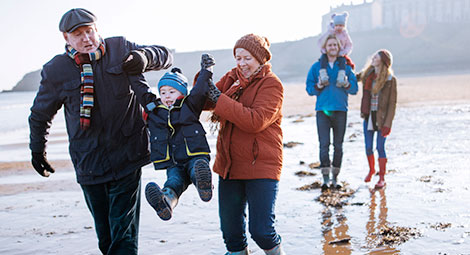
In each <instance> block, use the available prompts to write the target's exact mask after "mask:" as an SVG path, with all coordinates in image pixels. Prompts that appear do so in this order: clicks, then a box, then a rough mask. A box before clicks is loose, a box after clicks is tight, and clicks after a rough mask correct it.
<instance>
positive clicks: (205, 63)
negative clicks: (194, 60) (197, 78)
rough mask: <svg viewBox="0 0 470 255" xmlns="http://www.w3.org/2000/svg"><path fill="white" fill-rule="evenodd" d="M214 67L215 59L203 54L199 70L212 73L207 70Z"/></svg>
mask: <svg viewBox="0 0 470 255" xmlns="http://www.w3.org/2000/svg"><path fill="white" fill-rule="evenodd" d="M214 65H215V59H214V57H213V56H212V55H210V54H207V53H204V54H202V56H201V68H202V69H207V70H208V71H212V70H210V69H208V68H209V67H211V66H214Z"/></svg>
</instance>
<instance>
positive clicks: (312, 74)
mask: <svg viewBox="0 0 470 255" xmlns="http://www.w3.org/2000/svg"><path fill="white" fill-rule="evenodd" d="M326 70H327V73H328V77H329V81H330V85H328V86H325V87H324V88H323V89H321V90H319V89H318V88H317V87H316V86H315V84H317V83H318V76H319V72H320V62H319V61H318V62H316V63H314V64H313V65H312V67H311V68H310V70H309V72H308V75H307V82H306V83H307V88H306V89H307V93H308V94H309V95H310V96H317V102H316V105H315V111H344V112H346V111H348V94H351V95H355V94H356V93H357V79H356V75H355V74H354V72H353V71H352V69H351V67H350V66H348V65H346V76H347V77H348V81H349V83H350V84H351V86H350V87H349V88H347V89H345V88H343V87H341V88H338V87H336V79H337V77H338V71H339V66H338V61H335V63H334V65H333V68H331V67H330V65H328V66H327V69H326Z"/></svg>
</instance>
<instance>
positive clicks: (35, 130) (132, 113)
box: [29, 8, 173, 254]
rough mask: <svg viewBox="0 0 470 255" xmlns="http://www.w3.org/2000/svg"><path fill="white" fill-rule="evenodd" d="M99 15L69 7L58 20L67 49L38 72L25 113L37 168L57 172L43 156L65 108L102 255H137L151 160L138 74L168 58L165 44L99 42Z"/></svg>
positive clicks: (145, 98)
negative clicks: (144, 180)
mask: <svg viewBox="0 0 470 255" xmlns="http://www.w3.org/2000/svg"><path fill="white" fill-rule="evenodd" d="M95 21H96V16H95V15H93V14H92V13H91V12H90V11H88V10H85V9H80V8H78V9H72V10H70V11H68V12H66V13H65V14H64V15H63V16H62V19H61V20H60V24H59V30H60V31H61V32H62V33H63V36H64V39H65V41H66V45H65V53H63V54H60V55H57V56H55V57H54V58H53V59H52V60H50V61H49V62H48V63H46V64H45V65H44V66H43V69H42V73H41V76H42V80H41V84H40V87H39V91H38V93H37V95H36V98H35V100H34V103H33V106H32V107H31V115H30V117H29V125H30V132H31V134H30V149H31V151H32V164H33V167H34V168H35V169H36V171H37V172H38V173H39V174H40V175H42V176H44V177H48V176H49V175H50V173H54V169H53V168H52V167H51V166H50V164H49V163H48V161H47V159H46V150H45V149H46V142H47V135H48V131H49V128H50V125H51V120H52V118H53V117H54V115H55V114H56V113H57V111H58V110H59V109H60V108H61V107H62V106H64V112H65V121H66V126H67V133H68V136H69V143H70V146H69V152H70V157H71V159H72V162H73V165H74V168H75V172H76V176H77V181H78V183H79V184H80V186H81V188H82V190H83V194H84V196H85V200H86V203H87V206H88V208H89V210H90V212H91V214H92V216H93V218H94V221H95V227H96V233H97V236H98V240H99V249H100V250H101V252H102V253H103V254H137V237H138V232H139V231H138V230H139V213H140V185H141V184H140V177H141V167H142V166H144V165H146V164H147V163H149V151H148V135H147V131H146V129H145V125H144V122H143V120H142V117H141V116H142V109H141V107H140V106H139V104H138V103H140V104H141V105H142V106H144V109H145V110H146V111H151V110H152V108H154V107H155V106H154V105H155V104H154V103H153V101H154V100H155V95H153V94H152V93H151V92H150V90H149V87H148V85H147V83H146V81H145V79H144V78H143V75H142V74H141V73H142V72H144V71H149V70H160V69H166V68H168V67H170V66H171V64H172V61H173V58H172V55H171V53H170V51H169V50H168V49H167V48H165V47H162V46H139V45H137V44H134V43H132V42H129V41H127V40H126V39H125V38H123V37H113V38H107V39H104V40H103V39H102V38H101V37H100V36H99V34H98V30H97V28H96V25H95Z"/></svg>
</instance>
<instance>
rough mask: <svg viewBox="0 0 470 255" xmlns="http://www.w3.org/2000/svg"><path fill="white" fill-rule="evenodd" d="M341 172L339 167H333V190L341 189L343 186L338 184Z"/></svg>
mask: <svg viewBox="0 0 470 255" xmlns="http://www.w3.org/2000/svg"><path fill="white" fill-rule="evenodd" d="M340 171H341V168H339V167H332V169H331V172H332V174H333V179H332V180H331V188H333V189H341V185H339V184H338V174H339V172H340Z"/></svg>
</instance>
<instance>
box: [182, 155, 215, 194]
mask: <svg viewBox="0 0 470 255" xmlns="http://www.w3.org/2000/svg"><path fill="white" fill-rule="evenodd" d="M188 171H189V176H190V178H191V181H192V183H194V185H195V186H196V188H197V192H198V193H199V197H200V198H201V200H202V201H204V202H208V201H209V200H211V198H212V173H211V169H210V167H209V157H208V156H200V157H195V158H193V159H191V160H190V161H189V163H188Z"/></svg>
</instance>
